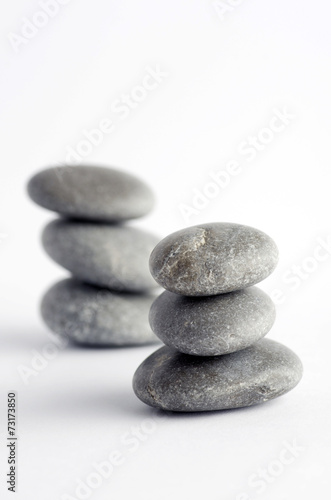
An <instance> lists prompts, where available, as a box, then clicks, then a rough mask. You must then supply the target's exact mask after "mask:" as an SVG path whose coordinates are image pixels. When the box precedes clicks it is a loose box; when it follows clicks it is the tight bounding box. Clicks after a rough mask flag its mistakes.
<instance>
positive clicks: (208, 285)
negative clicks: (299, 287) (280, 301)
mask: <svg viewBox="0 0 331 500" xmlns="http://www.w3.org/2000/svg"><path fill="white" fill-rule="evenodd" d="M277 260H278V250H277V247H276V245H275V243H274V242H273V240H272V239H271V238H270V237H269V236H267V235H266V234H265V233H263V232H262V231H259V230H258V229H254V228H252V227H248V226H243V225H240V224H230V223H217V222H215V223H210V224H200V225H198V226H193V227H189V228H186V229H182V230H181V231H177V232H176V233H173V234H170V235H169V236H167V237H166V238H164V239H163V240H162V241H161V242H160V243H159V244H158V245H157V246H156V248H155V249H154V250H153V252H152V255H151V258H150V270H151V273H152V275H153V277H154V278H155V280H156V281H157V282H158V283H159V284H160V285H161V286H163V288H165V289H166V290H169V291H170V292H174V293H178V294H182V295H189V296H207V295H217V294H219V293H225V292H232V291H234V290H240V289H241V288H245V287H247V286H250V285H254V284H256V283H258V282H259V281H262V280H263V279H264V278H266V277H267V276H268V275H269V274H270V273H271V272H272V271H273V270H274V268H275V267H276V264H277Z"/></svg>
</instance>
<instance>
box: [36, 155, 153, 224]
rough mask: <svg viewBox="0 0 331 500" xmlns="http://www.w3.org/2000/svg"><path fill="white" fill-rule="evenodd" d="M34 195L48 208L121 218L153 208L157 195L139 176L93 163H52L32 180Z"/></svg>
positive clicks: (83, 216)
mask: <svg viewBox="0 0 331 500" xmlns="http://www.w3.org/2000/svg"><path fill="white" fill-rule="evenodd" d="M28 193H29V195H30V197H31V199H32V200H33V201H34V202H36V203H37V204H38V205H41V206H42V207H44V208H47V209H49V210H53V211H55V212H58V213H59V214H61V215H63V216H65V217H70V218H75V219H87V220H97V221H104V222H121V221H125V220H128V219H135V218H137V217H141V216H143V215H145V214H147V213H148V212H150V211H151V209H152V208H153V205H154V196H153V193H152V191H151V190H150V188H149V187H148V186H147V185H146V184H145V183H144V182H142V181H141V180H140V179H138V178H137V177H135V176H133V175H131V174H128V173H126V172H122V171H119V170H115V169H111V168H105V167H92V166H82V165H78V166H65V167H52V168H48V169H46V170H43V171H41V172H39V173H37V174H36V175H34V176H33V177H32V178H31V179H30V181H29V183H28Z"/></svg>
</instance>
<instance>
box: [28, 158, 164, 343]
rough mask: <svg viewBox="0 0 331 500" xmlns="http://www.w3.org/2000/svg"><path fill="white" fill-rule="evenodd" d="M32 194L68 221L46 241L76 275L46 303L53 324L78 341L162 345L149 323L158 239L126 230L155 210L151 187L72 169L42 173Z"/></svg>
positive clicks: (117, 175) (54, 225) (48, 232)
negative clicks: (153, 255)
mask: <svg viewBox="0 0 331 500" xmlns="http://www.w3.org/2000/svg"><path fill="white" fill-rule="evenodd" d="M28 193H29V195H30V197H31V198H32V200H33V201H35V202H36V203H37V204H38V205H41V206H42V207H44V208H47V209H49V210H53V211H55V212H57V213H58V214H59V215H60V216H61V217H60V218H57V219H55V220H53V221H51V222H50V223H49V224H48V225H47V226H46V227H45V229H44V231H43V235H42V243H43V246H44V249H45V250H46V252H47V253H48V255H49V256H50V257H51V258H52V259H53V260H54V261H55V262H57V263H58V264H60V265H61V266H62V267H64V268H65V269H67V270H68V271H70V272H71V273H72V277H71V278H69V279H65V280H63V281H60V282H59V283H56V284H55V285H54V286H53V287H52V288H51V289H50V290H48V292H47V293H46V294H45V296H44V298H43V300H42V304H41V314H42V317H43V319H44V321H45V323H46V324H47V325H48V327H49V328H50V329H51V330H52V331H53V332H55V333H56V334H59V335H61V336H65V337H66V338H68V339H70V340H72V341H74V342H76V343H79V344H87V345H100V346H115V345H116V346H124V345H139V344H146V343H150V342H155V341H157V338H156V337H155V335H154V334H153V332H152V330H151V329H150V326H149V324H148V311H149V308H150V306H151V303H152V302H153V300H154V299H155V295H153V293H152V292H153V290H154V289H155V287H156V284H155V281H154V280H153V279H152V277H151V275H150V273H149V269H148V258H149V255H150V252H151V251H152V249H153V248H154V246H155V245H156V243H157V241H158V238H157V237H156V236H155V235H153V234H150V233H148V232H146V231H143V230H141V229H138V228H135V227H131V226H129V225H125V222H126V221H128V220H130V219H135V218H138V217H141V216H143V215H145V214H147V213H148V212H149V211H150V210H151V209H152V207H153V205H154V196H153V193H152V192H151V190H150V189H149V187H148V186H146V185H145V184H144V183H143V182H142V181H140V180H139V179H137V178H136V177H134V176H132V175H130V174H127V173H124V172H121V171H118V170H115V169H109V168H104V167H92V166H75V167H71V166H65V167H54V168H49V169H46V170H43V171H42V172H39V173H38V174H36V175H35V176H34V177H33V178H32V179H31V180H30V182H29V184H28Z"/></svg>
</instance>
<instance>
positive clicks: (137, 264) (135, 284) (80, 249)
mask: <svg viewBox="0 0 331 500" xmlns="http://www.w3.org/2000/svg"><path fill="white" fill-rule="evenodd" d="M157 241H158V238H157V237H156V236H154V235H153V234H150V233H148V232H146V231H142V230H141V229H137V228H133V227H129V226H112V225H110V224H102V223H99V224H97V223H89V222H78V221H69V220H64V219H57V220H54V221H52V222H51V223H49V224H48V225H47V226H46V227H45V229H44V231H43V235H42V242H43V246H44V248H45V250H46V252H47V253H48V255H49V256H50V257H52V259H54V260H55V262H57V263H58V264H60V265H61V266H63V267H64V268H65V269H68V271H71V272H72V273H73V274H74V275H75V277H77V278H79V279H81V280H83V281H86V282H87V283H90V284H92V285H97V286H101V287H106V288H110V289H112V290H118V291H130V292H141V291H146V290H149V289H152V288H155V286H156V283H155V281H154V280H153V278H152V276H151V275H150V273H149V270H148V257H149V254H150V252H151V251H152V249H153V248H154V246H155V244H156V243H157Z"/></svg>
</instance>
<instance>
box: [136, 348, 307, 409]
mask: <svg viewBox="0 0 331 500" xmlns="http://www.w3.org/2000/svg"><path fill="white" fill-rule="evenodd" d="M301 376H302V364H301V361H300V360H299V358H298V357H297V356H296V354H294V352H292V351H291V350H290V349H288V348H287V347H285V346H284V345H282V344H279V343H278V342H275V341H273V340H269V339H262V340H260V341H259V342H257V343H256V344H254V345H252V346H250V347H248V348H247V349H243V350H242V351H238V352H234V353H232V354H225V355H224V356H212V357H197V356H190V355H188V354H182V353H180V352H178V351H176V350H174V349H172V348H171V347H167V346H165V347H162V348H161V349H158V350H157V351H156V352H154V353H153V354H152V355H151V356H149V357H148V358H147V359H146V360H145V361H144V362H143V363H142V364H141V365H140V366H139V368H138V369H137V371H136V373H135V375H134V378H133V389H134V391H135V393H136V395H137V396H138V398H139V399H141V401H143V402H144V403H146V404H148V405H150V406H153V407H155V408H161V409H163V410H171V411H179V412H193V411H211V410H224V409H229V408H240V407H244V406H251V405H255V404H257V403H263V402H265V401H268V400H270V399H273V398H276V397H278V396H281V395H282V394H285V393H286V392H288V391H290V390H291V389H293V387H295V386H296V385H297V383H298V382H299V380H300V379H301Z"/></svg>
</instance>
